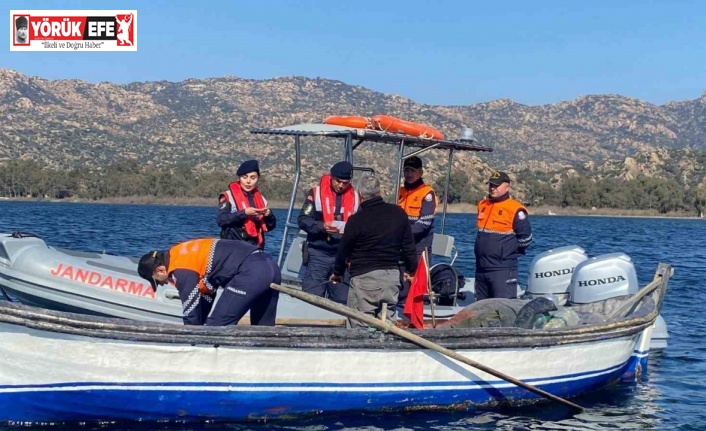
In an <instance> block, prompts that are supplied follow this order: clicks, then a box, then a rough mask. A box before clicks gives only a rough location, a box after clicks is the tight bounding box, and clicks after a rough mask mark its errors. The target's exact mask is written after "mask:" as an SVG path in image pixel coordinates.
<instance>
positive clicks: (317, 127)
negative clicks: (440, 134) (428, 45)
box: [250, 123, 493, 267]
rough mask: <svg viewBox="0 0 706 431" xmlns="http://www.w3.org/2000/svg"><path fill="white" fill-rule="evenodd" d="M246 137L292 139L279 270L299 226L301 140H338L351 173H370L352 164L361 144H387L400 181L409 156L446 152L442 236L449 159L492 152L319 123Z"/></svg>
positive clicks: (462, 142)
mask: <svg viewBox="0 0 706 431" xmlns="http://www.w3.org/2000/svg"><path fill="white" fill-rule="evenodd" d="M250 133H252V134H256V135H275V136H290V137H293V138H294V163H295V164H294V181H293V183H292V192H291V194H290V197H289V207H288V209H287V220H286V222H285V224H284V232H283V234H282V242H281V244H280V250H279V256H278V258H277V263H278V264H279V266H280V267H282V265H283V262H284V257H285V252H286V250H287V247H288V246H289V236H290V232H291V230H292V229H294V232H295V233H296V232H298V231H299V226H298V225H297V224H296V223H294V222H292V213H293V211H294V205H295V200H296V196H297V191H298V189H299V180H300V178H301V138H302V137H307V136H314V137H327V138H339V139H340V140H342V143H341V153H342V155H341V160H345V161H348V162H350V163H351V164H353V165H354V168H353V169H354V170H359V171H372V169H370V168H367V167H356V166H355V163H354V162H353V151H354V150H355V149H356V148H358V147H359V146H360V145H361V144H363V143H364V142H373V143H383V144H390V145H394V146H396V147H397V178H401V177H402V170H403V165H404V161H405V160H406V159H408V158H410V157H412V156H417V155H419V154H422V153H425V152H427V151H430V150H446V151H447V152H448V163H447V166H446V179H445V182H444V202H443V211H442V219H441V232H440V233H441V234H443V233H444V227H445V225H446V210H447V206H448V191H449V182H450V179H451V168H452V166H453V155H454V153H455V152H457V151H472V152H492V151H493V148H492V147H488V146H485V145H479V144H477V143H475V141H474V140H473V139H459V140H448V139H428V138H420V137H416V136H412V135H405V134H402V133H391V132H386V131H380V130H373V129H359V128H355V127H346V126H336V125H331V124H321V123H303V124H296V125H292V126H285V127H276V128H255V129H251V130H250ZM399 187H400V184H399V180H398V181H396V182H395V194H394V196H397V195H398V194H399Z"/></svg>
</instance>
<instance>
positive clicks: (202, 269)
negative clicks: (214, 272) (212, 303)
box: [167, 238, 218, 295]
mask: <svg viewBox="0 0 706 431" xmlns="http://www.w3.org/2000/svg"><path fill="white" fill-rule="evenodd" d="M217 243H218V240H217V239H213V238H203V239H194V240H191V241H185V242H182V243H180V244H177V245H175V246H174V247H172V248H171V249H169V268H167V274H171V273H172V272H174V270H176V269H189V270H192V271H194V272H196V273H197V274H198V275H199V291H200V292H201V293H203V294H206V295H210V294H213V292H214V291H215V288H214V287H213V286H211V284H210V283H209V282H208V281H207V280H206V276H207V275H208V274H209V273H210V272H211V267H212V265H213V253H214V251H215V249H216V244H217Z"/></svg>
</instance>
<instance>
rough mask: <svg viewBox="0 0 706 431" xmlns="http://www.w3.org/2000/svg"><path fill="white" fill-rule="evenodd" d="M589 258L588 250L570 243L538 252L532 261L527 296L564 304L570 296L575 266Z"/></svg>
mask: <svg viewBox="0 0 706 431" xmlns="http://www.w3.org/2000/svg"><path fill="white" fill-rule="evenodd" d="M586 259H588V255H587V254H586V251H585V250H584V249H583V248H581V247H579V246H577V245H568V246H565V247H559V248H555V249H552V250H548V251H545V252H543V253H540V254H538V255H537V256H536V257H535V258H534V259H533V260H532V263H530V268H529V276H528V277H527V290H526V292H525V297H527V298H530V299H533V298H536V297H539V296H543V297H547V298H550V299H552V300H553V301H554V302H555V303H556V304H557V305H564V304H565V303H566V301H567V299H568V297H569V284H570V282H571V275H572V274H573V272H574V268H575V267H576V266H577V265H578V264H579V263H581V262H583V261H585V260H586Z"/></svg>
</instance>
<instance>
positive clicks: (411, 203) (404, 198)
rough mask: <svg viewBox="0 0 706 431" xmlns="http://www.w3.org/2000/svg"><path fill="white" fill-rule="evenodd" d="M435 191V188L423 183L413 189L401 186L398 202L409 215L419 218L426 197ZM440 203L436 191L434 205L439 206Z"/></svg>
mask: <svg viewBox="0 0 706 431" xmlns="http://www.w3.org/2000/svg"><path fill="white" fill-rule="evenodd" d="M433 191H434V189H433V188H432V187H431V186H430V185H428V184H422V185H420V186H419V187H417V188H416V189H413V190H407V189H406V188H404V187H400V192H399V197H398V199H397V204H398V205H399V206H400V207H401V208H402V209H403V210H404V212H406V213H407V215H408V216H409V217H416V218H419V216H420V213H421V211H422V204H423V203H424V197H425V196H426V195H428V194H429V193H430V192H433ZM438 204H439V201H438V200H437V198H436V193H434V205H435V206H436V207H438V206H439V205H438Z"/></svg>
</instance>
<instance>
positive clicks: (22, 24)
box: [15, 16, 29, 45]
mask: <svg viewBox="0 0 706 431" xmlns="http://www.w3.org/2000/svg"><path fill="white" fill-rule="evenodd" d="M15 44H16V45H28V44H29V17H28V16H18V17H17V18H15Z"/></svg>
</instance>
